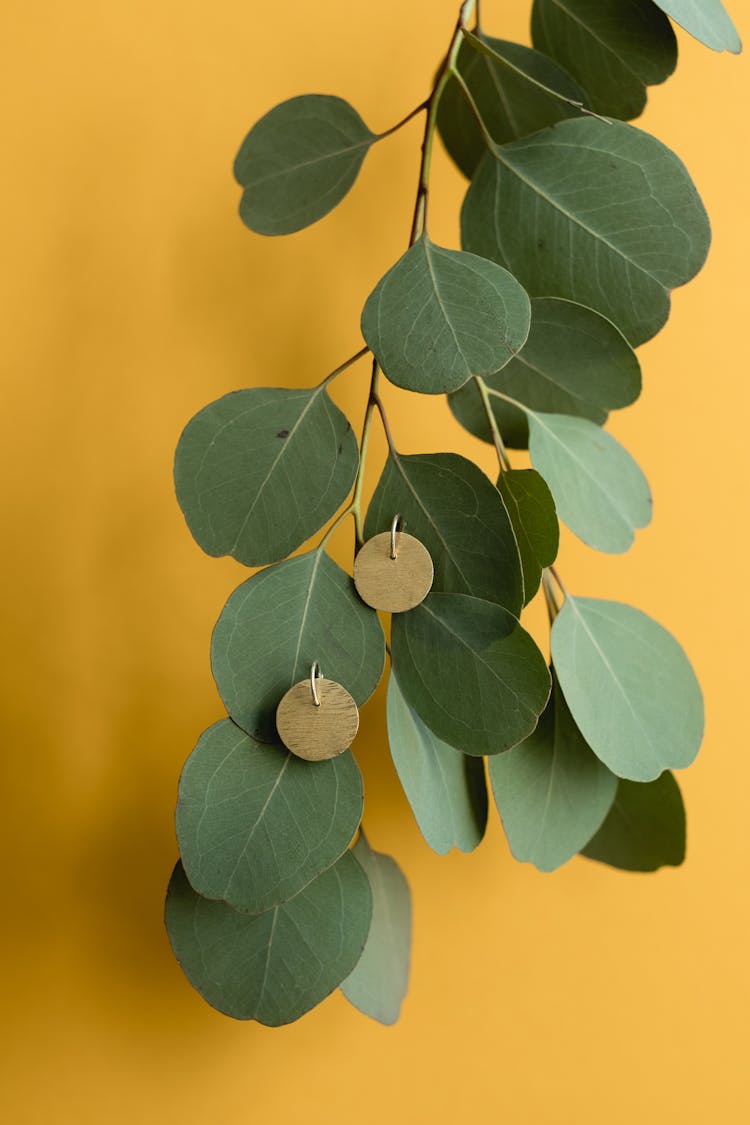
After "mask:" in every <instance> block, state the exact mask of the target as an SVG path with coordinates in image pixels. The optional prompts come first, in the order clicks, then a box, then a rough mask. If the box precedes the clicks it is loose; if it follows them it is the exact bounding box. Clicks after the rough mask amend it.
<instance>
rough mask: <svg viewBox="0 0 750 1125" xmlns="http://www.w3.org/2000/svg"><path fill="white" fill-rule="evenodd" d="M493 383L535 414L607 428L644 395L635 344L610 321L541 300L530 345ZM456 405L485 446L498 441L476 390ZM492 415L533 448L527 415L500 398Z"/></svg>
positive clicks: (506, 434)
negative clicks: (614, 414) (613, 414)
mask: <svg viewBox="0 0 750 1125" xmlns="http://www.w3.org/2000/svg"><path fill="white" fill-rule="evenodd" d="M485 382H486V383H487V385H488V386H489V387H490V388H491V389H493V390H497V391H502V392H503V394H506V395H509V396H510V397H511V398H514V399H517V400H518V401H519V402H521V403H523V404H524V405H525V406H529V407H531V409H532V410H541V411H544V412H545V413H547V414H574V415H576V416H578V417H581V418H588V419H590V421H592V422H597V423H599V424H601V423H603V422H606V420H607V413H608V411H610V410H616V409H618V408H619V407H622V406H629V405H630V403H632V402H635V400H636V399H637V397H638V395H639V394H640V391H641V368H640V364H639V363H638V358H637V356H636V354H635V352H634V351H633V349H632V348H631V347H630V344H629V343H628V342H627V340H626V339H625V337H624V336H623V335H622V333H621V332H620V330H619V329H618V328H617V327H616V326H615V325H614V324H612V322H611V321H609V320H607V319H606V317H603V316H601V315H600V314H599V313H597V312H594V310H593V309H588V308H586V307H585V306H584V305H578V304H576V303H575V302H574V301H565V300H562V299H560V298H559V297H535V298H534V299H533V300H532V302H531V328H530V330H529V337H528V339H527V341H526V343H525V344H524V346H523V348H522V349H521V351H520V352H519V353H518V355H517V356H514V358H513V359H512V360H511V361H510V363H508V364H506V366H505V367H504V368H503V369H502V371H498V372H497V373H496V374H494V375H490V376H488V377H487V378H486V379H485ZM448 402H449V404H450V408H451V410H452V411H453V413H454V415H455V416H456V418H457V419H458V421H459V422H460V423H461V425H462V426H464V427H465V428H466V429H467V430H469V432H470V433H472V434H474V435H475V436H476V437H478V438H481V439H482V440H483V441H489V442H491V441H492V432H491V430H490V427H489V424H488V422H487V415H486V412H485V410H484V407H483V405H482V401H481V398H480V397H479V396H478V395H477V393H476V389H475V388H474V387H471V386H468V387H462V388H461V389H460V390H458V391H455V392H454V394H452V395H451V396H450V398H449V399H448ZM492 410H493V413H494V415H495V419H496V420H497V423H498V426H499V427H500V432H501V433H502V435H503V441H504V442H505V444H506V445H509V446H510V447H511V448H512V449H525V448H526V447H527V445H528V440H529V427H528V422H527V420H526V415H525V413H524V411H523V410H521V409H519V408H518V407H517V406H513V405H512V404H511V403H508V402H504V401H503V400H502V399H499V398H493V399H492Z"/></svg>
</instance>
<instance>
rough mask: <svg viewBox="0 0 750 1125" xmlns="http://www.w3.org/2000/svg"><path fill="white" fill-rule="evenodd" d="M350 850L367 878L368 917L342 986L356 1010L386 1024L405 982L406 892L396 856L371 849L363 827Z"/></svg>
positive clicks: (398, 1004)
mask: <svg viewBox="0 0 750 1125" xmlns="http://www.w3.org/2000/svg"><path fill="white" fill-rule="evenodd" d="M354 855H355V856H356V858H357V860H358V862H359V864H360V866H361V868H362V870H363V871H364V873H365V875H366V876H367V878H368V879H369V881H370V888H371V890H372V922H371V924H370V932H369V934H368V935H367V941H366V942H365V948H364V949H363V951H362V956H361V957H360V959H359V961H358V962H357V964H356V966H355V968H354V970H353V972H352V973H351V974H350V975H349V976H348V977H347V978H346V980H345V981H344V983H343V984H342V985H341V991H342V992H343V993H344V996H346V998H347V1000H348V1001H349V1003H350V1004H353V1005H354V1007H355V1008H358V1009H359V1011H360V1012H363V1013H364V1014H365V1015H366V1016H371V1017H372V1019H374V1020H377V1021H378V1023H384V1024H387V1025H390V1024H394V1023H395V1022H396V1020H397V1019H398V1016H399V1012H400V1011H401V1004H402V1002H403V999H404V997H405V996H406V991H407V988H408V986H409V960H410V956H411V892H410V891H409V884H408V883H407V881H406V878H405V877H404V874H403V872H402V871H401V868H400V867H399V866H398V864H397V863H396V861H395V860H394V859H391V857H390V856H389V855H383V854H382V853H381V852H376V851H373V849H372V848H371V847H370V845H369V844H368V842H367V840H366V839H365V835H364V833H360V836H359V839H358V840H357V843H356V844H355V845H354Z"/></svg>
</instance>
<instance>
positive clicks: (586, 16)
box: [531, 0, 677, 119]
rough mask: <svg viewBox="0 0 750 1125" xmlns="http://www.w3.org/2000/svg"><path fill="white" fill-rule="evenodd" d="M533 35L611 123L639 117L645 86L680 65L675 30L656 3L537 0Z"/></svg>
mask: <svg viewBox="0 0 750 1125" xmlns="http://www.w3.org/2000/svg"><path fill="white" fill-rule="evenodd" d="M531 35H532V38H533V41H534V46H535V47H538V48H539V50H540V51H544V52H545V54H547V55H549V56H550V57H551V58H553V59H555V61H556V62H558V63H560V65H561V66H564V67H565V68H566V70H568V71H570V73H571V74H572V75H573V77H574V78H575V79H576V81H577V82H580V84H581V85H582V86H583V88H584V90H585V91H586V93H587V94H588V96H589V101H590V103H591V106H592V108H593V109H595V110H596V111H597V112H598V113H604V114H607V115H608V116H610V117H621V118H623V119H627V118H629V117H637V116H638V115H639V114H640V113H642V112H643V108H644V106H645V105H646V86H652V85H656V84H658V83H659V82H663V81H664V80H665V79H666V78H668V77H669V75H670V74H671V73H672V72H673V70H674V68H675V66H676V65H677V41H676V39H675V37H674V32H673V31H672V25H671V24H670V22H669V20H668V19H666V17H665V16H664V13H663V12H660V11H659V9H658V8H657V7H656V6H655V5H654V4H653V3H652V0H534V7H533V9H532V14H531Z"/></svg>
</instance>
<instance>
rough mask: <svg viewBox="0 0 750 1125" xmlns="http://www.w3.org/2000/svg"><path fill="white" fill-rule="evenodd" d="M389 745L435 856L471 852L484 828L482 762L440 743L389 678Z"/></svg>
mask: <svg viewBox="0 0 750 1125" xmlns="http://www.w3.org/2000/svg"><path fill="white" fill-rule="evenodd" d="M387 712H388V743H389V746H390V749H391V757H392V758H393V764H394V765H395V767H396V770H397V772H398V776H399V778H400V780H401V784H402V786H403V788H404V792H405V793H406V797H407V800H408V801H409V804H410V805H411V807H412V811H413V813H414V816H415V818H416V821H417V824H418V825H419V830H420V832H421V833H422V835H423V836H424V838H425V840H426V841H427V843H428V844H429V845H430V847H431V848H432V850H433V851H435V852H437V853H438V855H446V854H447V853H448V852H449V851H450V850H451V848H458V849H459V850H460V851H462V852H470V851H473V850H474V848H475V847H476V846H477V844H479V843H480V842H481V840H482V838H483V836H484V832H485V828H486V827H487V785H486V782H485V780H484V766H483V764H482V761H481V759H479V758H470V757H468V756H467V755H466V754H462V753H461V752H460V751H459V750H454V749H453V747H452V746H448V745H447V744H446V743H445V742H441V741H440V739H439V738H437V737H436V736H435V735H434V734H433V733H432V731H431V730H430V728H429V727H427V726H425V724H424V723H423V722H422V720H421V719H420V717H419V715H418V714H417V713H416V711H414V710H413V709H412V708H411V707H410V706H409V704H408V703H407V702H406V700H405V699H404V697H403V694H402V692H401V688H400V687H399V686H398V681H397V679H396V677H395V676H394V674H393V673H392V672H391V677H390V680H389V682H388V705H387Z"/></svg>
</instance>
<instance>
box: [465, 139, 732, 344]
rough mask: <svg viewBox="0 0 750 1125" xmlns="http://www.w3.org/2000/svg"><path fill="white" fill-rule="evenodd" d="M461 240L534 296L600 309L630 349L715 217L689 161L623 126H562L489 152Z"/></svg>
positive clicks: (697, 256) (702, 249)
mask: <svg viewBox="0 0 750 1125" xmlns="http://www.w3.org/2000/svg"><path fill="white" fill-rule="evenodd" d="M461 223H462V238H463V244H464V246H465V248H466V249H467V250H470V251H472V253H475V254H480V255H482V256H483V257H485V258H492V259H493V260H494V261H496V262H499V263H500V264H501V265H504V266H506V267H507V269H509V270H511V272H512V273H514V274H515V276H516V277H517V278H518V280H519V281H520V282H521V284H522V285H524V286H525V288H526V289H527V290H528V292H529V293H530V294H531V296H532V297H548V296H552V297H565V298H568V299H570V300H573V301H577V302H579V303H580V304H582V305H587V306H589V307H590V308H593V309H596V311H597V312H600V313H602V314H603V315H604V316H606V317H608V318H609V319H610V320H612V321H614V323H615V324H616V325H617V326H618V328H619V329H620V330H621V331H622V332H623V333H624V335H625V336H626V337H627V338H628V340H629V341H630V343H631V344H633V345H634V346H635V345H636V344H641V343H643V341H644V340H648V339H650V337H651V336H653V335H655V333H656V332H658V331H659V329H660V328H661V327H662V325H663V324H664V322H665V321H666V319H667V317H668V316H669V292H670V290H671V289H674V288H675V287H677V286H678V285H684V284H685V283H686V282H687V281H689V280H690V279H691V278H692V277H693V276H694V275H695V274H696V273H697V272H698V270H699V269H700V268H701V266H702V265H703V262H704V261H705V258H706V254H707V252H708V246H709V242H710V228H709V225H708V218H707V217H706V212H705V210H704V208H703V204H702V203H701V200H700V197H699V195H698V193H697V191H696V190H695V187H694V185H693V183H692V181H691V179H690V177H689V175H688V173H687V171H686V169H685V167H684V165H683V164H682V162H681V161H680V160H679V159H678V158H677V157H676V156H675V154H674V153H673V152H670V150H669V149H668V148H666V146H665V145H663V144H662V143H661V142H660V141H657V140H656V138H655V137H651V136H649V135H648V134H647V133H643V132H641V131H640V130H639V129H635V128H633V126H631V125H623V124H622V123H621V122H618V121H615V122H613V123H612V124H611V125H605V124H604V123H603V122H601V121H596V120H593V119H588V118H587V119H586V120H578V121H562V122H561V123H560V124H559V125H555V126H554V128H552V129H545V130H544V131H543V132H541V133H537V134H535V135H534V136H533V137H529V138H528V139H526V140H522V141H514V142H513V143H512V144H509V145H504V146H502V147H501V148H499V149H497V150H496V157H495V156H491V155H489V154H488V155H487V156H485V157H483V159H482V162H481V164H480V166H479V169H478V170H477V174H476V176H475V178H474V180H473V182H472V184H471V187H470V188H469V191H468V194H467V196H466V200H465V202H464V206H463V211H462V215H461Z"/></svg>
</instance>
